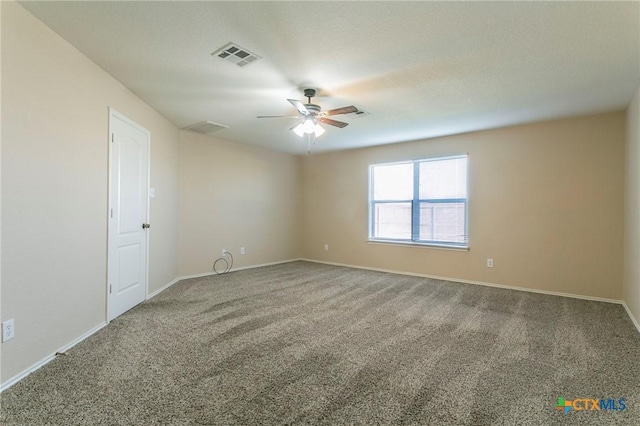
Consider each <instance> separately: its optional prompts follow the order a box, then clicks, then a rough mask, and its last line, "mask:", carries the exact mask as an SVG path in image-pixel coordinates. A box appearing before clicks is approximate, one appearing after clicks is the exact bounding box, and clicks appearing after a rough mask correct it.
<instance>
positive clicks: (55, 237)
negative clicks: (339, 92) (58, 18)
mask: <svg viewBox="0 0 640 426" xmlns="http://www.w3.org/2000/svg"><path fill="white" fill-rule="evenodd" d="M0 7H1V8H2V89H3V91H2V113H3V115H2V294H1V296H2V320H3V321H4V320H6V319H9V318H14V319H15V330H16V337H15V339H13V340H11V341H9V342H6V343H3V344H2V369H1V377H0V380H1V381H2V382H6V381H7V380H9V379H11V377H13V376H14V375H15V374H18V373H20V372H22V371H24V370H25V369H26V368H28V367H30V366H31V365H33V364H34V363H36V362H39V361H40V360H42V359H43V358H45V357H46V356H48V355H50V354H52V353H53V352H54V351H56V350H57V349H59V348H61V347H62V346H64V345H66V344H68V343H70V342H72V341H73V340H75V339H77V338H78V337H80V336H82V335H83V334H85V333H86V332H88V331H89V330H91V329H92V328H94V327H96V326H98V325H99V324H101V323H103V322H104V321H105V298H106V260H107V252H106V248H107V241H106V236H107V167H108V142H107V140H108V137H107V135H108V107H113V108H115V109H116V110H117V111H119V112H121V113H123V114H125V115H126V116H128V117H129V118H131V119H132V120H134V121H136V122H137V123H139V124H140V125H141V126H143V127H145V128H147V129H149V130H150V132H151V186H153V187H155V188H156V192H157V197H156V198H154V199H152V201H151V221H152V224H153V227H152V230H151V234H150V261H151V262H150V263H151V267H150V281H149V284H150V291H154V289H158V288H160V287H162V286H163V285H165V284H167V283H168V282H170V281H171V280H173V279H175V277H176V276H177V274H178V249H177V248H178V220H179V218H178V215H179V205H178V201H179V199H178V191H179V186H178V178H179V170H178V167H179V161H178V143H179V130H178V129H177V128H175V127H174V126H173V125H172V124H171V123H169V122H168V121H167V120H166V119H165V118H163V117H162V116H160V115H159V114H158V113H157V112H155V111H154V110H152V109H151V108H150V107H149V106H147V105H146V104H145V103H143V102H142V101H141V100H140V99H138V98H137V97H136V96H135V95H134V94H133V93H131V92H130V91H129V90H127V89H126V88H125V87H124V86H122V85H121V84H120V83H118V82H117V81H116V80H114V79H113V78H112V77H110V76H109V75H108V74H106V73H105V72H104V71H103V70H102V69H101V68H99V67H98V66H97V65H95V64H94V63H92V62H91V61H89V60H88V59H87V58H86V57H85V56H83V55H82V54H81V53H80V52H78V51H77V50H76V49H75V48H73V47H72V46H70V45H69V44H68V43H67V42H65V41H64V40H63V39H61V38H60V37H59V36H58V35H56V34H55V33H54V32H53V31H51V30H50V29H49V28H48V27H46V26H45V25H43V24H42V23H41V22H40V21H38V20H37V19H36V18H34V17H33V16H32V15H30V14H29V13H27V12H26V11H25V10H24V9H23V8H22V7H21V6H19V5H18V4H16V3H13V2H5V1H3V2H1V5H0Z"/></svg>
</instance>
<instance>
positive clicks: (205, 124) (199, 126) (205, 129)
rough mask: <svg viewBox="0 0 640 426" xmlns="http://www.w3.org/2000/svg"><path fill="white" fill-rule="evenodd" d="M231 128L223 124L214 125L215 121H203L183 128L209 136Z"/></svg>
mask: <svg viewBox="0 0 640 426" xmlns="http://www.w3.org/2000/svg"><path fill="white" fill-rule="evenodd" d="M228 128H229V126H225V125H223V124H218V123H214V122H213V121H202V122H200V123H196V124H192V125H191V126H187V127H183V129H184V130H191V131H192V132H196V133H202V134H203V135H208V134H211V133H213V132H217V131H218V130H222V129H228Z"/></svg>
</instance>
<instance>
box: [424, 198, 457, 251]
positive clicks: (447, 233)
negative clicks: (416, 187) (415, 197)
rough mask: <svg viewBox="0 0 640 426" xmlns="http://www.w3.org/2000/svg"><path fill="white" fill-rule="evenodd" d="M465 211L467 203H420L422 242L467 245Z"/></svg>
mask: <svg viewBox="0 0 640 426" xmlns="http://www.w3.org/2000/svg"><path fill="white" fill-rule="evenodd" d="M465 209H466V206H465V203H420V232H419V238H420V240H421V241H436V242H450V243H465V242H466V241H467V237H466V235H465Z"/></svg>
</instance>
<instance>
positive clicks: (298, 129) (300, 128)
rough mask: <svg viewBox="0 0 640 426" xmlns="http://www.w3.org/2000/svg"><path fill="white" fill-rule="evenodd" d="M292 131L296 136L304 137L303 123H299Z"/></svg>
mask: <svg viewBox="0 0 640 426" xmlns="http://www.w3.org/2000/svg"><path fill="white" fill-rule="evenodd" d="M293 131H294V132H295V133H296V135H298V136H300V137H303V136H304V124H303V123H299V124H298V125H297V126H296V127H294V128H293Z"/></svg>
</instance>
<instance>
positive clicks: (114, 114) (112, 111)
mask: <svg viewBox="0 0 640 426" xmlns="http://www.w3.org/2000/svg"><path fill="white" fill-rule="evenodd" d="M114 120H121V121H124V122H125V123H127V124H129V125H130V126H132V127H135V128H136V129H138V130H140V131H141V132H143V133H144V134H146V135H147V187H146V197H147V211H146V215H147V218H146V220H145V222H146V223H150V222H151V220H150V215H151V200H150V198H149V188H150V185H151V132H149V130H147V129H145V128H144V127H142V126H141V125H139V124H138V123H136V122H135V121H133V120H131V119H130V118H128V117H127V116H125V115H123V114H121V113H119V112H118V111H116V110H115V109H114V108H113V107H109V133H108V135H107V144H108V145H109V161H108V167H107V187H108V190H107V274H106V275H107V280H106V281H107V282H106V284H107V285H106V288H105V291H106V296H107V297H106V303H105V319H106V322H107V324H108V323H109V322H111V321H112V320H113V319H115V317H114V318H109V307H110V306H109V305H110V303H111V291H110V287H111V277H110V272H109V271H110V270H111V268H110V262H111V258H110V255H109V254H110V252H111V244H112V242H111V232H112V229H111V226H112V225H111V208H112V207H111V195H112V187H111V178H112V177H113V176H112V175H113V169H112V167H113V143H112V142H113V122H114ZM144 238H145V240H146V244H145V254H144V263H145V280H144V281H145V282H144V299H143V300H146V299H147V296H148V295H149V229H147V231H146V232H145V235H144Z"/></svg>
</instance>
